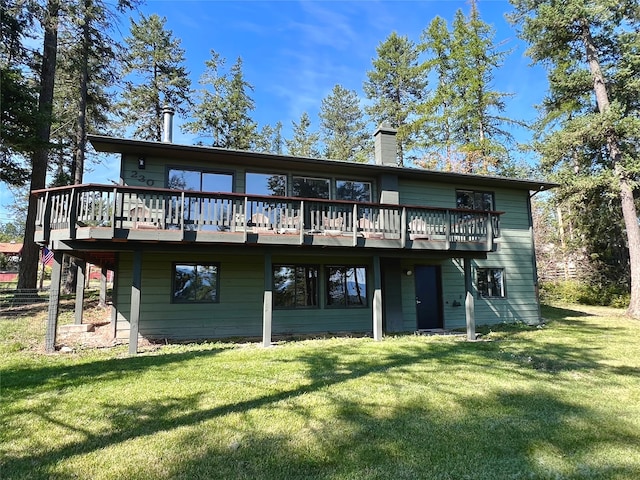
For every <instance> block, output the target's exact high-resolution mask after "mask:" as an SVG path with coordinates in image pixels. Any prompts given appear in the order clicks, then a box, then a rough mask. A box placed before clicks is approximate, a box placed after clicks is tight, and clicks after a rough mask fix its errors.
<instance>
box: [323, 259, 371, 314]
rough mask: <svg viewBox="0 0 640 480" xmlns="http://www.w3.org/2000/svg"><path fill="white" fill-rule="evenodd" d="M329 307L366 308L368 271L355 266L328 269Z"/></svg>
mask: <svg viewBox="0 0 640 480" xmlns="http://www.w3.org/2000/svg"><path fill="white" fill-rule="evenodd" d="M326 275H327V277H326V280H327V306H329V307H343V308H348V307H366V306H367V269H366V267H354V266H331V267H327V268H326Z"/></svg>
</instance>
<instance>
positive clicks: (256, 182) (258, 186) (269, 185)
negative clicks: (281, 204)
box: [245, 173, 287, 197]
mask: <svg viewBox="0 0 640 480" xmlns="http://www.w3.org/2000/svg"><path fill="white" fill-rule="evenodd" d="M246 180H247V183H246V185H245V193H253V194H254V195H278V196H281V197H284V196H285V195H286V194H287V177H286V175H280V174H269V173H247V175H246Z"/></svg>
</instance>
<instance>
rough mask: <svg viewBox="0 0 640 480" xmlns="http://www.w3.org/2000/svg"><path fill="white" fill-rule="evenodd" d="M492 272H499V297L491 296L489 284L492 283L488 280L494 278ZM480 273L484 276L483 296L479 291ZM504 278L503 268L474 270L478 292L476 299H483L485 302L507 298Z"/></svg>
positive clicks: (478, 268)
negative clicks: (484, 287)
mask: <svg viewBox="0 0 640 480" xmlns="http://www.w3.org/2000/svg"><path fill="white" fill-rule="evenodd" d="M494 271H500V293H501V295H494V294H492V293H491V292H492V288H491V284H492V283H493V282H491V280H489V278H495V276H494V274H493V272H494ZM482 273H485V274H486V279H485V280H484V282H485V283H486V285H487V293H486V294H484V293H483V292H482V291H481V289H480V286H481V282H480V275H481V274H482ZM505 278H506V276H505V269H504V268H503V267H477V268H476V290H477V292H478V298H480V299H485V300H495V299H505V298H507V286H506V280H505Z"/></svg>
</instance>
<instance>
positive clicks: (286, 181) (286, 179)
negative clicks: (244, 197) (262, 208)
mask: <svg viewBox="0 0 640 480" xmlns="http://www.w3.org/2000/svg"><path fill="white" fill-rule="evenodd" d="M249 175H264V176H266V177H274V176H278V177H283V178H284V194H283V195H276V194H275V193H256V192H250V191H249V189H248V188H247V185H248V184H249V182H248V176H249ZM288 192H289V175H287V174H286V173H278V172H264V171H257V170H247V171H246V172H245V173H244V193H246V194H248V195H268V196H272V197H280V196H282V197H286V196H287V195H288Z"/></svg>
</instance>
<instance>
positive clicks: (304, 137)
mask: <svg viewBox="0 0 640 480" xmlns="http://www.w3.org/2000/svg"><path fill="white" fill-rule="evenodd" d="M291 123H292V124H293V137H292V138H291V139H289V140H285V144H286V145H287V152H288V153H289V155H293V156H294V157H308V158H314V157H318V156H320V152H319V150H318V142H319V140H320V135H319V134H318V133H317V132H312V131H310V128H311V119H310V118H309V114H308V113H307V112H302V115H300V121H299V122H298V123H296V122H291Z"/></svg>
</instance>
